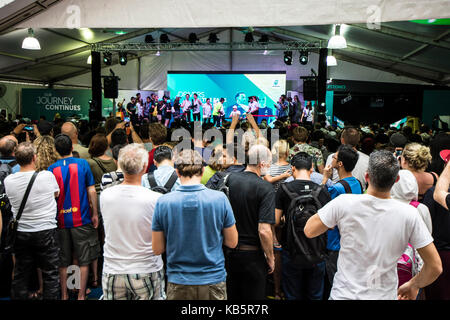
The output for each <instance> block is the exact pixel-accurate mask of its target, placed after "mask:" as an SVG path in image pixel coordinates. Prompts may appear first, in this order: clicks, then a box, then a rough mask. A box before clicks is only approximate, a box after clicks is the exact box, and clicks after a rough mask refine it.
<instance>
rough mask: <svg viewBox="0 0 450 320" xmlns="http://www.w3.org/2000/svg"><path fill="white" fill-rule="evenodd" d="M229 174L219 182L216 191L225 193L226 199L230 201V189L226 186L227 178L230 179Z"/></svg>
mask: <svg viewBox="0 0 450 320" xmlns="http://www.w3.org/2000/svg"><path fill="white" fill-rule="evenodd" d="M230 175H231V173H228V174H226V175H225V176H224V177H223V178H222V179H221V180H220V181H219V185H218V186H217V189H216V190H217V191H221V192H223V193H225V195H226V196H227V198H228V199H230V187H228V185H227V181H228V178H229V177H230Z"/></svg>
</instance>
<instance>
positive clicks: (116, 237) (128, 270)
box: [100, 184, 163, 274]
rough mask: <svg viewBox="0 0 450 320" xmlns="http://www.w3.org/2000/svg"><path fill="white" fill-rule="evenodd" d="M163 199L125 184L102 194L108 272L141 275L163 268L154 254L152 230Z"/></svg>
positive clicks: (141, 188)
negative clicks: (157, 205)
mask: <svg viewBox="0 0 450 320" xmlns="http://www.w3.org/2000/svg"><path fill="white" fill-rule="evenodd" d="M160 196H161V194H159V193H157V192H153V191H150V190H148V189H146V188H143V187H141V186H133V185H123V184H121V185H118V186H114V187H112V188H108V190H105V191H103V192H102V194H101V195H100V206H101V211H102V216H103V221H104V227H105V246H104V258H105V260H104V266H103V271H104V272H105V273H107V274H139V273H153V272H157V271H159V270H161V269H162V267H163V261H162V259H161V256H160V255H155V254H153V248H152V231H151V229H152V218H153V213H154V209H155V205H156V201H157V199H158V198H159V197H160Z"/></svg>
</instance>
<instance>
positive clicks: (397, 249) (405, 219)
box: [318, 194, 433, 300]
mask: <svg viewBox="0 0 450 320" xmlns="http://www.w3.org/2000/svg"><path fill="white" fill-rule="evenodd" d="M318 214H319V218H320V220H321V221H322V223H323V224H324V225H325V226H327V227H328V228H334V227H335V226H338V227H339V232H340V234H341V250H340V251H339V258H338V263H337V267H338V268H337V270H338V271H337V273H336V275H335V276H334V280H333V288H332V289H331V295H330V297H331V299H333V300H347V299H348V300H356V299H362V300H396V299H397V287H398V275H397V260H398V258H399V257H400V256H401V255H402V254H403V252H404V251H405V248H406V247H407V245H408V243H410V244H411V245H412V246H413V247H414V248H417V249H420V248H423V247H425V246H427V245H429V244H430V243H432V242H433V238H432V237H431V234H430V232H429V231H428V229H427V227H426V225H425V223H424V222H423V220H422V218H421V217H420V214H419V212H418V211H417V210H416V208H414V207H413V206H410V205H408V204H406V203H402V202H400V201H398V200H395V199H380V198H377V197H374V196H372V195H369V194H362V195H359V194H358V195H357V194H342V195H340V196H339V197H337V198H336V199H334V200H332V201H330V202H329V203H328V204H326V205H325V207H323V208H322V209H320V210H319V212H318Z"/></svg>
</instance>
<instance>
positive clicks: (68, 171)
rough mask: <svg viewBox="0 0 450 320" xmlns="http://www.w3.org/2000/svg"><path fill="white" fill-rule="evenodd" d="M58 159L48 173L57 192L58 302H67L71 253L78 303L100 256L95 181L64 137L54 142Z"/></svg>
mask: <svg viewBox="0 0 450 320" xmlns="http://www.w3.org/2000/svg"><path fill="white" fill-rule="evenodd" d="M55 147H56V151H58V153H59V154H60V155H61V157H62V158H61V159H60V160H58V161H57V162H55V163H54V164H52V165H51V166H50V167H49V168H48V170H49V171H51V172H52V173H53V174H54V176H55V178H56V181H57V182H58V186H59V189H60V195H59V197H58V200H57V204H58V215H57V220H58V234H59V240H60V247H61V251H60V269H59V272H60V280H61V298H62V299H63V300H67V299H68V292H67V268H68V266H69V265H72V264H73V263H72V262H73V261H72V251H73V253H74V256H75V259H77V261H78V265H79V266H80V278H79V279H76V280H79V281H75V284H77V283H79V288H76V289H79V292H78V299H79V300H84V299H85V296H86V286H87V280H88V275H89V264H90V263H92V262H93V261H95V260H96V259H97V258H98V256H99V254H100V245H99V242H98V235H97V227H98V212H97V194H96V192H95V181H94V177H93V176H92V172H91V169H90V167H89V164H88V162H87V161H86V160H84V159H78V158H74V157H73V156H72V141H71V139H70V138H69V136H67V135H65V134H61V135H58V136H57V137H56V138H55Z"/></svg>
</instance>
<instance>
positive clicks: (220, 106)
mask: <svg viewBox="0 0 450 320" xmlns="http://www.w3.org/2000/svg"><path fill="white" fill-rule="evenodd" d="M222 112H223V104H221V103H220V102H217V103H216V104H215V105H214V110H213V116H218V115H219V114H221V113H222Z"/></svg>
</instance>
